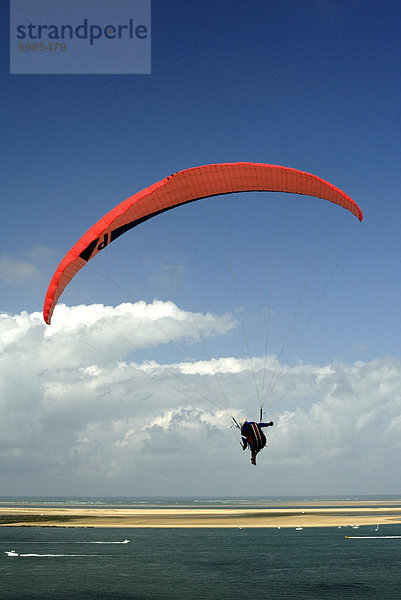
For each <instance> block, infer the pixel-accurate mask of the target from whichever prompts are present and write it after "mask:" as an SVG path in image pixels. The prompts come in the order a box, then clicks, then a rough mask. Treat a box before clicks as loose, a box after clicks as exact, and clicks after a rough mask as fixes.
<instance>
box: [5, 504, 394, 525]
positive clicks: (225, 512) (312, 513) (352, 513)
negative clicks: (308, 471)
mask: <svg viewBox="0 0 401 600" xmlns="http://www.w3.org/2000/svg"><path fill="white" fill-rule="evenodd" d="M310 504H311V505H305V504H302V505H298V506H297V505H296V503H291V502H289V503H288V504H284V503H280V506H279V507H277V506H274V507H266V506H263V507H261V506H259V505H257V506H246V507H244V508H242V507H241V508H238V507H236V508H226V507H224V508H222V507H221V506H219V507H216V506H207V507H202V506H200V507H196V508H188V507H180V508H171V507H158V508H148V507H147V508H136V507H135V508H132V507H125V508H115V507H110V508H108V507H101V508H98V507H74V508H71V507H68V508H65V507H47V506H46V507H40V508H38V507H29V506H24V507H21V506H0V527H1V526H2V527H6V526H13V527H16V526H34V527H124V528H139V527H170V528H191V527H204V528H207V527H232V528H246V527H275V528H277V527H280V528H281V527H283V528H284V527H291V528H292V527H295V528H296V527H303V528H305V527H352V526H353V527H357V526H363V525H388V524H394V523H401V501H394V502H379V501H378V502H369V503H366V505H364V504H363V503H362V502H358V503H356V502H354V501H349V502H347V501H344V502H338V504H337V505H336V506H333V502H332V501H327V502H326V501H320V502H319V503H318V504H319V507H317V506H316V505H315V506H314V505H313V504H315V503H310ZM356 504H357V505H356Z"/></svg>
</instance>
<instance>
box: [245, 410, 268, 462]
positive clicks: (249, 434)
mask: <svg viewBox="0 0 401 600" xmlns="http://www.w3.org/2000/svg"><path fill="white" fill-rule="evenodd" d="M240 425H241V438H242V449H243V450H246V448H247V447H249V449H250V451H251V463H252V464H253V465H255V466H256V455H257V454H258V452H260V451H261V450H262V448H264V447H265V446H266V436H265V434H264V433H263V431H262V427H273V421H270V423H255V421H247V420H246V419H241V421H240Z"/></svg>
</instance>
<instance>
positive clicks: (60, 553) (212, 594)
mask: <svg viewBox="0 0 401 600" xmlns="http://www.w3.org/2000/svg"><path fill="white" fill-rule="evenodd" d="M382 498H383V497H382ZM344 499H348V500H354V501H356V502H357V501H358V498H351V497H348V498H341V499H340V498H333V499H327V498H325V499H324V500H325V502H327V500H330V501H331V503H332V506H336V503H338V502H340V501H341V500H344ZM377 499H380V497H377V498H374V497H372V500H377ZM385 499H386V500H387V501H388V500H391V498H389V497H386V498H385ZM311 500H313V501H314V502H315V503H316V502H317V503H318V502H319V499H318V498H314V499H312V498H309V499H295V498H291V499H290V498H265V499H261V498H258V499H256V498H253V499H250V498H243V499H241V498H235V499H234V498H219V499H217V498H208V499H206V498H176V499H173V498H131V499H127V498H107V499H106V498H90V499H89V498H68V499H60V498H0V515H1V507H2V506H13V505H15V506H36V507H38V506H39V507H40V506H43V507H50V506H57V507H60V506H68V507H69V508H70V507H71V506H77V507H78V506H79V507H81V506H94V505H95V506H97V507H99V508H102V507H110V506H116V507H122V506H143V507H150V506H156V507H157V506H158V507H160V506H163V507H164V506H171V507H178V506H188V507H191V506H192V507H193V506H199V505H202V506H204V505H206V506H210V507H213V506H219V507H225V506H226V507H228V508H232V507H235V506H239V507H241V506H246V505H257V506H266V507H269V508H271V507H274V506H281V507H282V506H283V504H285V503H287V502H295V501H297V502H301V503H302V502H304V505H305V506H306V507H307V506H308V505H309V502H310V501H311ZM360 500H361V503H362V501H363V502H366V497H364V498H362V497H361V498H360ZM394 500H399V498H394ZM315 505H316V504H315ZM326 506H327V504H326ZM12 551H13V553H15V554H18V556H15V555H14V556H13V555H10V554H9V553H11V552H12ZM0 598H1V600H237V599H238V600H245V599H248V598H249V599H251V600H284V599H286V600H289V599H291V600H293V599H303V600H313V599H319V600H320V599H321V600H326V599H327V600H337V599H338V600H340V599H341V600H347V599H350V600H351V599H352V600H358V599H369V600H379V599H380V600H400V598H401V523H397V522H395V523H394V524H389V525H380V526H379V527H377V526H373V525H370V526H360V527H359V528H351V527H341V528H339V527H322V528H304V529H298V530H297V529H295V528H280V529H270V528H246V527H244V528H235V529H228V528H201V529H184V528H168V529H162V528H150V529H141V528H138V529H134V528H115V529H114V528H93V527H78V528H76V527H25V526H19V527H16V526H8V527H0Z"/></svg>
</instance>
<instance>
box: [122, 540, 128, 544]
mask: <svg viewBox="0 0 401 600" xmlns="http://www.w3.org/2000/svg"><path fill="white" fill-rule="evenodd" d="M121 543H122V544H129V540H124V541H123V542H121Z"/></svg>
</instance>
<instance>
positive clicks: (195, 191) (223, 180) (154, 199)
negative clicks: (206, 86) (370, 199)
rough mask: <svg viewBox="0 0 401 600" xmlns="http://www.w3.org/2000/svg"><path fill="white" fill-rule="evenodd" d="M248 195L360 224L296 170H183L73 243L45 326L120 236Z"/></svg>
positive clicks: (338, 195)
mask: <svg viewBox="0 0 401 600" xmlns="http://www.w3.org/2000/svg"><path fill="white" fill-rule="evenodd" d="M249 191H271V192H287V193H292V194H302V195H309V196H315V197H317V198H322V199H325V200H328V201H329V202H333V203H335V204H338V205H340V206H342V207H343V208H345V209H346V210H348V211H350V212H351V213H352V214H354V215H355V216H356V217H357V218H358V219H359V220H360V221H362V212H361V210H360V208H359V206H358V205H357V204H356V202H354V200H352V199H351V198H350V197H349V196H348V195H347V194H345V193H344V192H343V191H342V190H340V189H339V188H337V187H335V186H334V185H332V184H331V183H328V182H327V181H325V180H324V179H321V178H320V177H317V176H315V175H311V174H309V173H305V172H303V171H299V170H297V169H292V168H289V167H282V166H277V165H266V164H259V163H249V162H241V163H222V164H214V165H206V166H202V167H194V168H192V169H186V170H184V171H180V172H178V173H175V174H174V175H170V176H169V177H166V178H165V179H162V180H161V181H159V182H157V183H155V184H153V185H151V186H150V187H148V188H146V189H144V190H142V191H140V192H138V193H137V194H135V195H133V196H131V197H130V198H127V200H125V201H124V202H121V204H119V205H118V206H116V207H115V208H113V209H112V210H111V211H110V212H108V213H107V214H106V215H105V216H104V217H102V218H101V219H100V220H99V221H98V222H97V223H95V225H93V226H92V227H91V228H90V229H89V230H88V231H87V232H86V233H85V234H84V235H83V236H82V237H81V238H80V239H79V240H78V241H77V243H76V244H75V245H74V246H73V247H72V248H71V250H70V251H69V252H67V254H66V255H65V257H64V258H63V260H62V261H61V262H60V264H59V266H58V267H57V269H56V271H55V273H54V275H53V277H52V279H51V281H50V284H49V288H48V290H47V294H46V297H45V302H44V309H43V316H44V320H45V322H46V323H47V324H50V322H51V318H52V314H53V311H54V308H55V306H56V304H57V302H58V299H59V298H60V296H61V294H62V293H63V291H64V289H65V288H66V286H67V285H68V283H69V282H70V281H71V279H72V278H73V277H74V276H75V275H76V273H77V272H78V271H79V270H80V269H82V267H84V266H85V265H86V264H87V262H88V261H89V260H91V259H92V258H93V257H94V256H96V254H98V252H100V251H101V250H103V249H104V248H105V247H106V246H107V245H108V244H109V243H110V242H112V241H114V240H115V239H117V238H118V237H119V236H120V235H122V234H123V233H125V232H126V231H128V230H130V229H132V228H133V227H136V226H137V225H139V224H140V223H143V222H145V221H147V220H148V219H150V218H152V217H154V216H156V215H158V214H161V213H163V212H165V211H167V210H170V209H172V208H174V207H176V206H179V205H182V204H186V203H188V202H193V201H195V200H199V199H201V198H206V197H209V196H217V195H220V194H230V193H236V192H249Z"/></svg>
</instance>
